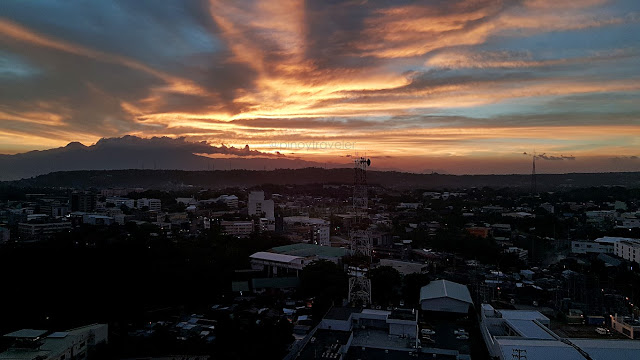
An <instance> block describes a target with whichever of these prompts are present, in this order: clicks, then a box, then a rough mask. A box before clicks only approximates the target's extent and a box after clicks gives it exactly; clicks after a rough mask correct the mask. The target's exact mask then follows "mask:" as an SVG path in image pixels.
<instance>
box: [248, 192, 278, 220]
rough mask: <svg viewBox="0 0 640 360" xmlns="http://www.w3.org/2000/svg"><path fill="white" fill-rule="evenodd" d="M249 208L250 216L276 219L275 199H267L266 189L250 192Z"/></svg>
mask: <svg viewBox="0 0 640 360" xmlns="http://www.w3.org/2000/svg"><path fill="white" fill-rule="evenodd" d="M248 208H249V209H248V210H249V216H260V217H265V218H267V219H270V220H273V219H275V216H274V210H273V209H274V205H273V200H265V199H264V191H252V192H251V193H249V201H248ZM263 214H264V216H263Z"/></svg>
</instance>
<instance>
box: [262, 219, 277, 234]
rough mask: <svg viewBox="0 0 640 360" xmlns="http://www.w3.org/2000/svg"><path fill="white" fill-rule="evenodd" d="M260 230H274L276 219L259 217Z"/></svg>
mask: <svg viewBox="0 0 640 360" xmlns="http://www.w3.org/2000/svg"><path fill="white" fill-rule="evenodd" d="M260 231H261V232H263V231H276V219H267V218H260Z"/></svg>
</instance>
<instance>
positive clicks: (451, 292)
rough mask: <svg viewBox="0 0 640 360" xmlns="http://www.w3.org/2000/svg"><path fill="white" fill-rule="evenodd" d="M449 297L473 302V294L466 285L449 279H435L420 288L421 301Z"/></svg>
mask: <svg viewBox="0 0 640 360" xmlns="http://www.w3.org/2000/svg"><path fill="white" fill-rule="evenodd" d="M442 297H449V298H452V299H456V300H460V301H464V302H467V303H469V304H473V300H471V294H470V293H469V289H467V286H466V285H462V284H458V283H454V282H453V281H449V280H435V281H432V282H430V283H429V284H427V285H425V286H423V287H422V288H421V289H420V301H423V300H428V299H437V298H442Z"/></svg>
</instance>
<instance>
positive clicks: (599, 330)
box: [596, 327, 611, 335]
mask: <svg viewBox="0 0 640 360" xmlns="http://www.w3.org/2000/svg"><path fill="white" fill-rule="evenodd" d="M596 332H597V333H598V334H600V335H609V334H610V333H611V332H610V331H609V329H605V328H602V327H599V328H596Z"/></svg>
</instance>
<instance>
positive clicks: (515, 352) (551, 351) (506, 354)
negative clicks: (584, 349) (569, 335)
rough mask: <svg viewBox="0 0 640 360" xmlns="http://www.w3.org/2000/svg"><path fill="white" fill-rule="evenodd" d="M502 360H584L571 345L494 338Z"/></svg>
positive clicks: (544, 341)
mask: <svg viewBox="0 0 640 360" xmlns="http://www.w3.org/2000/svg"><path fill="white" fill-rule="evenodd" d="M496 342H497V343H498V344H499V345H500V351H501V352H502V358H503V359H518V358H520V359H527V360H550V359H562V360H585V358H584V356H582V355H581V354H580V352H578V350H576V349H574V348H573V347H572V346H571V345H568V344H565V343H563V342H560V341H557V340H531V339H522V338H515V339H514V338H508V339H501V338H499V337H498V338H496Z"/></svg>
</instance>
